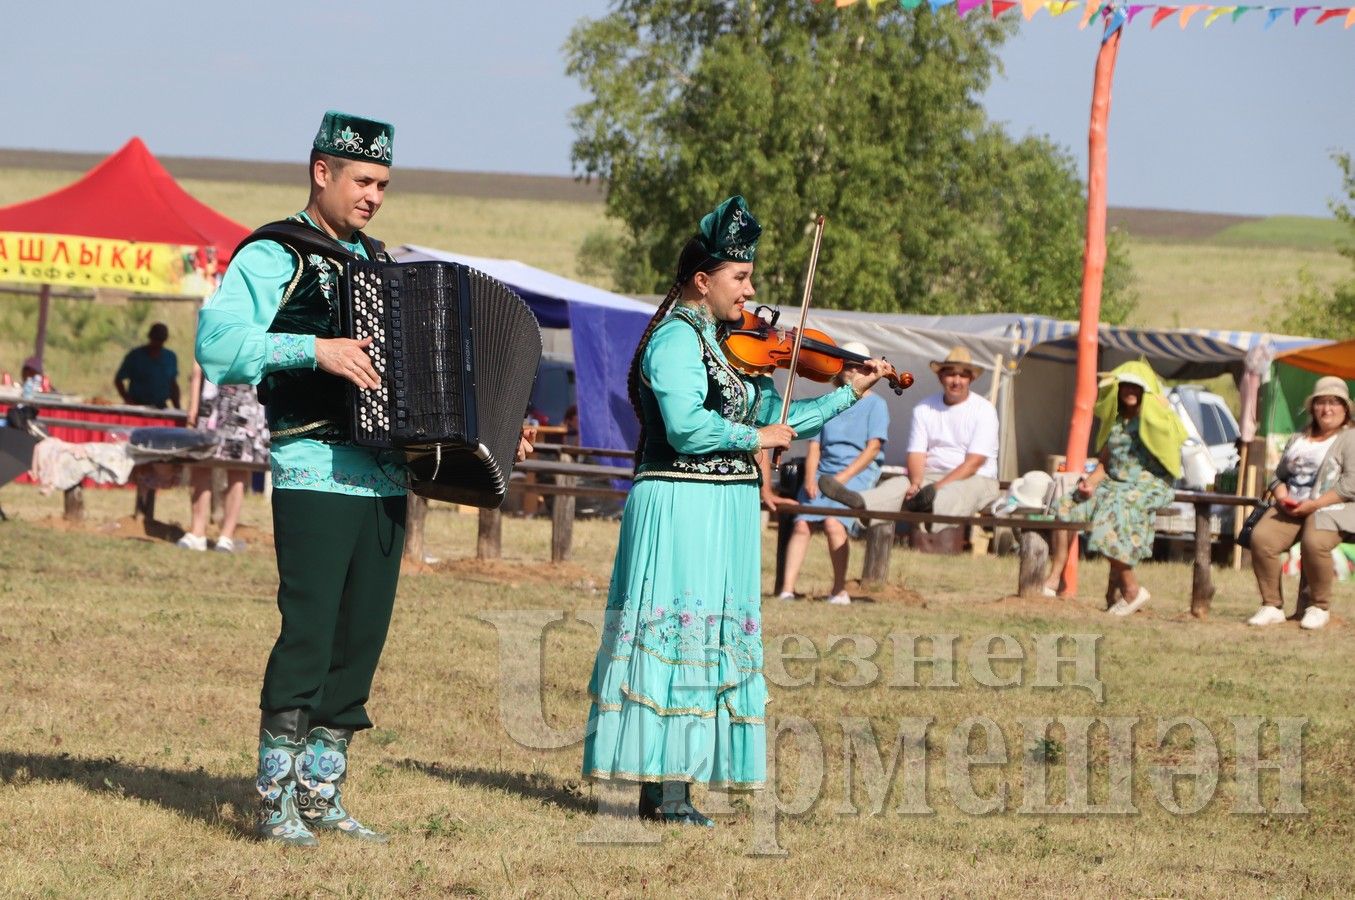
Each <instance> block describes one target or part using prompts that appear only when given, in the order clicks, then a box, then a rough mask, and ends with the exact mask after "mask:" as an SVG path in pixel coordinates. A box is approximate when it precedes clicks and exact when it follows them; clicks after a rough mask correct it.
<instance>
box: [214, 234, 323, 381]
mask: <svg viewBox="0 0 1355 900" xmlns="http://www.w3.org/2000/svg"><path fill="white" fill-rule="evenodd" d="M295 273H296V264H295V258H294V257H293V256H292V255H291V253H289V252H288V251H287V250H285V249H283V247H282V245H281V244H278V243H276V242H274V241H255V242H254V243H252V244H250V245H248V246H247V247H245V248H244V249H243V250H241V251H240V252H239V253H237V254H236V255H235V258H234V259H232V260H231V264H230V266H229V267H227V269H226V275H225V277H223V278H222V279H221V286H220V287H219V288H217V291H216V293H215V294H213V295H212V297H211V299H209V300H208V301H207V303H206V305H204V306H203V308H202V311H201V312H200V313H199V314H198V334H197V342H196V346H195V347H194V351H195V354H196V356H197V360H198V363H199V364H200V365H201V366H202V371H203V374H204V375H206V376H207V380H208V381H211V382H213V383H214V384H258V383H259V382H260V381H261V380H263V377H264V376H265V375H267V374H268V373H269V372H276V371H279V370H281V369H295V368H310V369H313V368H315V336H314V335H309V334H270V333H269V331H268V328H269V326H270V325H272V324H273V317H274V316H276V315H277V313H278V307H279V306H280V305H281V304H282V295H283V293H284V292H285V291H286V289H287V284H288V282H290V281H291V279H292V276H293V275H294V274H295Z"/></svg>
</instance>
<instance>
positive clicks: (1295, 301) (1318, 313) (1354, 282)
mask: <svg viewBox="0 0 1355 900" xmlns="http://www.w3.org/2000/svg"><path fill="white" fill-rule="evenodd" d="M1332 158H1333V159H1334V160H1336V165H1337V166H1338V167H1339V168H1340V169H1341V188H1342V191H1343V192H1344V193H1345V197H1344V199H1341V200H1332V201H1331V203H1330V204H1329V206H1330V208H1331V211H1332V214H1333V215H1334V216H1336V218H1337V221H1339V222H1341V223H1343V224H1344V225H1346V227H1347V228H1348V229H1349V236H1348V239H1347V240H1346V241H1344V242H1342V243H1341V245H1340V246H1339V247H1338V248H1337V252H1339V253H1340V254H1341V255H1342V256H1344V257H1345V258H1346V259H1349V260H1350V261H1351V263H1352V264H1355V160H1352V158H1351V155H1350V154H1349V153H1336V154H1333V156H1332ZM1298 277H1299V290H1298V293H1297V294H1296V295H1295V296H1293V297H1291V298H1290V301H1289V303H1288V304H1286V306H1285V309H1284V312H1283V313H1282V314H1281V315H1280V316H1279V317H1278V319H1277V320H1276V322H1275V328H1276V330H1277V331H1282V332H1284V333H1286V334H1304V335H1311V336H1312V337H1320V338H1330V339H1332V340H1341V339H1344V338H1350V337H1355V276H1352V277H1350V278H1347V279H1345V280H1344V281H1341V282H1338V283H1337V284H1336V285H1335V286H1334V287H1332V288H1331V289H1330V290H1327V289H1325V288H1323V286H1322V285H1320V284H1318V282H1317V280H1316V279H1315V278H1313V276H1312V274H1311V273H1310V272H1308V271H1307V270H1303V271H1300V272H1299V276H1298Z"/></svg>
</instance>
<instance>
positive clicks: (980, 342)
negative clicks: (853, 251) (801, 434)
mask: <svg viewBox="0 0 1355 900" xmlns="http://www.w3.org/2000/svg"><path fill="white" fill-rule="evenodd" d="M785 315H787V316H789V315H790V313H789V311H787V313H786V314H785ZM809 324H810V327H813V328H819V329H821V330H823V331H825V332H827V333H828V334H830V335H832V336H833V338H834V339H835V340H836V341H837V342H838V343H843V342H845V341H849V340H857V341H861V342H862V343H864V344H865V345H866V346H867V347H869V348H870V351H871V353H872V354H874V355H877V356H878V355H881V354H883V355H884V356H886V357H888V358H889V360H890V362H892V363H894V366H895V368H898V369H900V370H904V369H906V370H908V371H911V372H912V373H913V375H914V376H915V377H916V379H917V383H916V384H915V385H914V386H913V388H912V389H910V390H908V391H905V392H904V394H903V396H901V397H895V396H894V395H893V394H892V393H888V392H886V393H885V394H884V396H885V397H886V399H887V401H888V403H889V411H890V419H891V421H890V440H889V445H888V446H887V447H886V453H885V459H886V461H887V462H889V463H892V464H897V465H902V464H903V462H904V448H905V442H906V439H907V434H908V421H909V417H910V416H911V413H912V408H913V406H914V405H916V403H917V402H918V401H919V400H921V399H922V398H923V397H925V396H927V395H928V394H931V393H935V392H936V391H937V390H938V385H937V382H936V378H935V376H934V375H933V374H932V372H931V370H930V369H929V368H928V362H929V361H930V360H934V359H941V358H943V357H945V355H946V353H947V351H948V350H949V349H950V348H951V347H952V346H963V347H967V348H968V349H969V351H970V353H971V354H972V355H973V357H974V359H975V360H976V361H981V362H984V363H985V364H986V365H987V366H988V367H989V373H988V374H986V375H985V376H983V377H982V378H980V379H979V380H978V381H976V382H975V385H974V390H976V391H978V392H980V393H982V394H983V395H984V396H988V397H990V398H992V399H993V400H994V403H995V405H996V406H997V408H998V416H999V419H1000V421H1001V422H1002V455H1001V458H1000V459H999V472H1000V473H1001V476H1002V477H1003V478H1012V477H1015V476H1016V475H1018V474H1020V473H1021V472H1024V471H1028V470H1030V469H1043V468H1045V467H1046V465H1047V457H1048V456H1050V455H1054V454H1062V453H1063V452H1064V450H1065V449H1066V447H1065V445H1066V443H1067V436H1068V422H1069V419H1070V417H1071V411H1072V403H1073V387H1074V385H1073V374H1074V368H1075V366H1076V358H1077V351H1076V346H1075V342H1076V339H1077V328H1078V326H1077V323H1076V322H1063V321H1059V320H1057V319H1049V318H1044V317H1041V316H1023V315H1016V314H1012V315H1002V314H997V315H981V316H913V315H903V314H895V315H890V314H878V313H859V312H844V311H839V310H821V311H817V312H814V311H811V313H810V315H809ZM1313 343H1315V342H1314V341H1313V340H1312V339H1311V338H1301V337H1290V336H1285V335H1271V334H1265V333H1261V332H1241V331H1212V330H1206V329H1160V328H1157V329H1155V328H1131V327H1120V326H1109V325H1103V326H1102V327H1101V330H1100V346H1101V358H1100V363H1099V365H1098V370H1100V371H1105V370H1108V369H1111V368H1114V367H1115V366H1117V365H1119V364H1120V363H1122V362H1125V361H1127V360H1130V359H1138V358H1139V357H1140V356H1142V357H1144V358H1145V359H1146V360H1147V361H1148V362H1149V364H1151V365H1152V366H1153V368H1154V370H1155V371H1157V372H1158V374H1160V375H1162V376H1163V377H1166V378H1210V377H1214V376H1216V375H1220V374H1224V373H1227V374H1230V375H1232V376H1233V377H1234V378H1235V379H1239V380H1240V379H1241V377H1242V375H1243V374H1244V372H1245V371H1246V366H1247V360H1248V353H1249V351H1252V350H1253V348H1258V347H1261V348H1268V349H1272V350H1274V351H1275V352H1282V351H1285V350H1290V349H1294V348H1296V347H1300V346H1305V345H1309V344H1313ZM1268 355H1269V354H1256V353H1253V354H1252V357H1253V358H1258V357H1260V358H1268ZM994 379H996V384H994ZM817 392H818V391H806V392H805V393H806V395H808V394H810V393H817Z"/></svg>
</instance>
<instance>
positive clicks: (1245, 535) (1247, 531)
mask: <svg viewBox="0 0 1355 900" xmlns="http://www.w3.org/2000/svg"><path fill="white" fill-rule="evenodd" d="M1274 505H1275V504H1273V503H1271V502H1270V501H1269V500H1266V501H1263V502H1261V503H1258V504H1256V506H1255V507H1254V508H1253V509H1252V511H1251V512H1250V513H1248V514H1247V519H1246V521H1244V522H1243V523H1242V530H1241V531H1239V532H1238V533H1237V545H1238V546H1239V547H1245V548H1247V549H1249V550H1250V549H1251V533H1252V531H1253V530H1254V529H1255V528H1256V523H1257V522H1259V521H1261V517H1262V516H1264V515H1265V514H1266V510H1268V509H1270V508H1271V507H1272V506H1274Z"/></svg>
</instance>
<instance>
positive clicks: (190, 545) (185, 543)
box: [175, 532, 207, 550]
mask: <svg viewBox="0 0 1355 900" xmlns="http://www.w3.org/2000/svg"><path fill="white" fill-rule="evenodd" d="M175 546H178V547H182V548H184V549H185V550H206V549H207V536H206V535H205V534H189V533H188V532H184V536H183V537H181V538H179V541H178V543H177V544H176V545H175Z"/></svg>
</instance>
